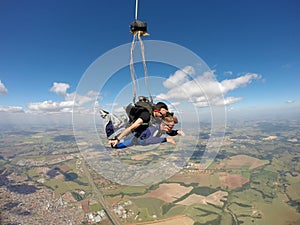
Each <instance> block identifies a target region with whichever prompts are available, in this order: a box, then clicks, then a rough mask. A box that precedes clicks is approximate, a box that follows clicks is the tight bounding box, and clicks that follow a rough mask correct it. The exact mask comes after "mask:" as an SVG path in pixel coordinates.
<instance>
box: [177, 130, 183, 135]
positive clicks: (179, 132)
mask: <svg viewBox="0 0 300 225" xmlns="http://www.w3.org/2000/svg"><path fill="white" fill-rule="evenodd" d="M177 134H180V135H181V136H185V133H184V132H183V130H178V131H177Z"/></svg>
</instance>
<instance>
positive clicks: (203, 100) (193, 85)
mask: <svg viewBox="0 0 300 225" xmlns="http://www.w3.org/2000/svg"><path fill="white" fill-rule="evenodd" d="M174 77H177V78H178V79H177V80H179V83H178V84H177V83H174V81H175V80H176V79H174ZM179 78H181V79H179ZM260 78H261V76H260V75H259V74H256V73H247V74H245V75H243V76H240V77H238V78H235V79H227V80H223V81H222V82H218V81H217V80H216V79H215V76H214V71H207V72H204V73H203V74H202V75H199V76H197V77H196V78H195V79H193V80H188V79H187V76H184V75H183V74H182V72H180V70H179V71H176V72H175V74H174V75H171V76H170V77H169V78H168V79H167V80H166V81H165V83H172V84H173V86H172V85H169V86H166V85H165V87H167V88H168V89H169V90H168V92H167V93H161V94H159V95H157V99H164V100H170V99H181V100H188V101H189V102H192V103H194V105H195V106H198V107H207V106H209V105H230V104H233V103H235V102H239V101H241V100H242V98H241V97H227V98H224V95H226V94H227V93H228V92H229V91H232V90H234V89H237V88H239V87H243V86H246V85H248V84H250V83H251V82H252V81H253V80H255V79H260ZM175 85H176V86H175Z"/></svg>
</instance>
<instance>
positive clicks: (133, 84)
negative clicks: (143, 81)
mask: <svg viewBox="0 0 300 225" xmlns="http://www.w3.org/2000/svg"><path fill="white" fill-rule="evenodd" d="M136 35H137V34H134V35H133V39H132V43H131V49H130V74H131V80H132V86H133V104H134V103H135V99H136V82H135V72H134V65H133V50H134V46H135V40H136Z"/></svg>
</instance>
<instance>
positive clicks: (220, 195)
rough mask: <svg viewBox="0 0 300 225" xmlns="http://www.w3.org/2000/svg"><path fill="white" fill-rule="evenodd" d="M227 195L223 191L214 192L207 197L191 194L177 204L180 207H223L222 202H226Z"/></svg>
mask: <svg viewBox="0 0 300 225" xmlns="http://www.w3.org/2000/svg"><path fill="white" fill-rule="evenodd" d="M227 196H228V193H227V192H225V191H216V192H215V193H212V194H210V195H208V196H202V195H197V194H191V195H190V196H189V197H187V198H186V199H184V200H182V201H180V202H178V203H177V204H181V205H187V206H189V205H193V204H212V205H216V206H223V205H224V202H223V201H227Z"/></svg>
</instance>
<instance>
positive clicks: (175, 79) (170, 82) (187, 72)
mask: <svg viewBox="0 0 300 225" xmlns="http://www.w3.org/2000/svg"><path fill="white" fill-rule="evenodd" d="M193 74H195V70H194V68H193V67H191V66H186V67H184V68H183V69H182V70H177V71H176V72H175V73H174V75H171V76H170V77H169V78H168V79H167V80H166V81H165V82H164V83H163V85H164V86H165V87H166V88H174V87H176V86H178V85H181V84H183V83H186V82H187V81H189V77H190V76H191V75H193Z"/></svg>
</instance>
